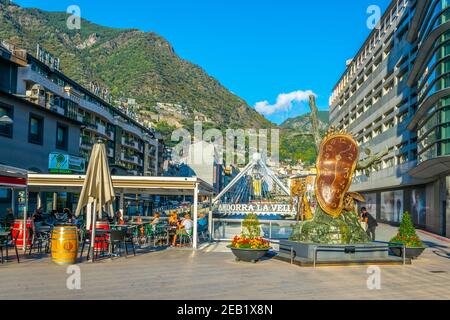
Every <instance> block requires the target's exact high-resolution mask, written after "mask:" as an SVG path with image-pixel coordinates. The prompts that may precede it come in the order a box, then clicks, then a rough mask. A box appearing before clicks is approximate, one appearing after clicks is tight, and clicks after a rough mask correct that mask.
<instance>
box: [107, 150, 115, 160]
mask: <svg viewBox="0 0 450 320" xmlns="http://www.w3.org/2000/svg"><path fill="white" fill-rule="evenodd" d="M107 152H108V157H110V158H114V150H113V149H112V148H108V151H107Z"/></svg>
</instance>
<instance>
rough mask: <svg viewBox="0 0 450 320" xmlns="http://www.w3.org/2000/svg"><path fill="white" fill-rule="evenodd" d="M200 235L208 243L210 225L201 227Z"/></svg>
mask: <svg viewBox="0 0 450 320" xmlns="http://www.w3.org/2000/svg"><path fill="white" fill-rule="evenodd" d="M198 233H199V235H200V237H199V238H200V239H203V241H207V240H208V239H209V231H208V225H204V226H199V227H198Z"/></svg>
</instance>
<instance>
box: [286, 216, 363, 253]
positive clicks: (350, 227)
mask: <svg viewBox="0 0 450 320" xmlns="http://www.w3.org/2000/svg"><path fill="white" fill-rule="evenodd" d="M289 240H290V241H296V242H303V243H316V244H329V245H335V244H337V245H339V244H361V243H370V242H371V240H370V239H369V237H368V235H367V233H366V232H365V231H364V229H363V228H362V227H361V225H360V224H359V221H358V216H357V215H356V214H355V213H354V212H343V213H342V214H341V215H340V216H339V217H337V218H333V217H331V216H330V215H327V214H326V213H325V212H324V211H323V210H322V209H321V208H320V207H318V208H317V209H316V213H315V216H314V218H313V220H311V221H306V222H303V223H299V224H297V225H296V226H294V228H293V231H292V235H291V237H290V239H289Z"/></svg>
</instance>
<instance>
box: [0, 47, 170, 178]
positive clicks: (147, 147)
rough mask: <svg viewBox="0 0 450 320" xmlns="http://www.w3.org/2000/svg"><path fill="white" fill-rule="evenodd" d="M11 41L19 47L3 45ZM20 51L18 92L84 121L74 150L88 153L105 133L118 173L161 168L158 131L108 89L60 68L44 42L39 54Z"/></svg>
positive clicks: (141, 172) (150, 171) (153, 171)
mask: <svg viewBox="0 0 450 320" xmlns="http://www.w3.org/2000/svg"><path fill="white" fill-rule="evenodd" d="M8 47H9V48H10V49H11V50H16V51H17V49H15V48H13V47H12V46H11V45H8V44H6V43H4V44H3V50H4V51H8ZM21 52H22V58H23V59H22V63H21V64H20V65H17V66H16V67H15V68H16V69H17V70H16V71H15V72H14V76H15V78H14V83H15V84H16V89H15V90H14V93H13V94H14V95H15V96H16V97H20V98H21V99H23V100H26V101H28V102H30V103H32V104H34V105H38V106H40V107H42V108H41V109H39V110H44V109H45V110H50V111H52V112H53V113H55V114H58V115H61V116H63V117H65V118H67V119H71V120H74V121H76V122H78V123H79V124H80V133H79V140H78V141H77V146H78V147H79V148H77V150H71V152H74V153H75V154H74V156H81V157H83V158H85V159H88V158H89V155H90V151H91V149H92V146H93V144H94V143H95V142H96V141H97V140H98V139H102V140H103V141H106V146H107V148H106V149H107V155H108V159H109V163H110V167H111V171H112V173H113V174H117V175H136V176H138V175H153V176H156V175H159V174H161V173H162V172H161V166H162V159H161V158H160V154H161V152H160V151H159V149H160V148H163V144H162V141H161V140H160V138H161V137H160V136H159V135H158V133H156V132H155V131H154V130H153V129H151V128H149V127H147V126H144V125H143V124H141V123H139V122H138V121H137V120H136V119H134V118H133V117H131V116H129V115H128V114H126V113H125V112H124V111H122V110H121V109H119V108H117V107H115V106H113V105H112V104H111V103H110V102H109V101H108V100H110V99H109V98H108V95H107V94H106V93H105V92H106V89H103V88H100V87H98V86H95V85H91V86H90V88H89V89H87V88H86V87H84V86H82V85H80V84H79V83H77V82H76V81H74V80H73V79H71V78H69V77H67V76H66V75H65V74H63V73H62V72H61V71H60V70H59V60H58V59H56V58H53V57H52V56H51V55H50V54H49V53H47V52H45V51H43V49H42V48H40V47H38V50H37V54H36V56H33V55H31V54H30V53H27V52H24V51H23V50H22V51H21ZM45 137H46V135H45ZM158 138H159V139H158ZM19 164H20V163H19ZM43 172H46V170H44V171H43Z"/></svg>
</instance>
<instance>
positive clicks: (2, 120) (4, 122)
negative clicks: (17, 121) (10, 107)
mask: <svg viewBox="0 0 450 320" xmlns="http://www.w3.org/2000/svg"><path fill="white" fill-rule="evenodd" d="M13 122H14V121H13V120H12V119H11V118H10V117H8V116H1V117H0V124H2V125H7V124H13Z"/></svg>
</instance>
